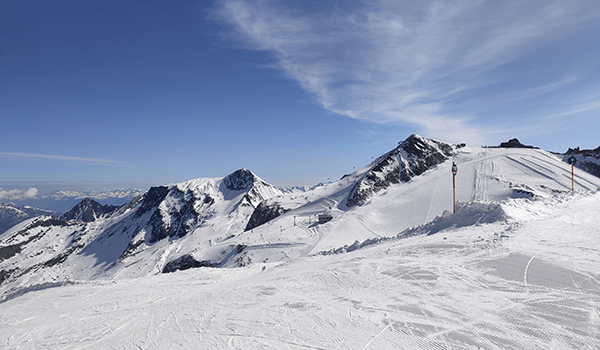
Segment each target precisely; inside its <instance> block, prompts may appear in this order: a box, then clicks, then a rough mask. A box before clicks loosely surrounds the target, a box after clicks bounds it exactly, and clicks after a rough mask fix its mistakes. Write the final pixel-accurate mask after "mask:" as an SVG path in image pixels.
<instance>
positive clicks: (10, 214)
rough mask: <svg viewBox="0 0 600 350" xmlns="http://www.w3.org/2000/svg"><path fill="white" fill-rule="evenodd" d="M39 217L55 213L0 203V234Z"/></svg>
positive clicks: (54, 213)
mask: <svg viewBox="0 0 600 350" xmlns="http://www.w3.org/2000/svg"><path fill="white" fill-rule="evenodd" d="M40 215H57V213H56V212H54V211H51V210H45V209H40V208H34V207H30V206H28V205H18V204H15V203H12V202H4V203H0V234H2V233H3V232H4V231H6V230H8V229H9V228H11V227H13V226H14V225H16V224H18V223H20V222H22V221H25V220H27V219H30V218H33V217H36V216H40Z"/></svg>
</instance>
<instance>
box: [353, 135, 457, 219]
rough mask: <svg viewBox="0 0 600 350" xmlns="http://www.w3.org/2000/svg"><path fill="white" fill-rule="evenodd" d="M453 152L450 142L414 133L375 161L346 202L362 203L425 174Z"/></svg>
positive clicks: (354, 204)
mask: <svg viewBox="0 0 600 350" xmlns="http://www.w3.org/2000/svg"><path fill="white" fill-rule="evenodd" d="M453 153H454V148H453V146H452V145H451V144H449V143H445V142H441V141H436V140H432V139H427V138H424V137H421V136H419V135H416V134H412V135H410V136H409V137H408V138H407V139H406V140H404V141H402V142H400V144H399V145H398V147H396V148H395V149H393V150H391V151H390V152H388V153H386V154H384V155H382V156H381V157H379V158H377V159H376V160H375V161H374V162H373V163H372V167H371V169H370V170H369V171H368V172H366V173H365V175H364V176H363V177H362V178H361V179H360V180H359V181H358V182H357V183H356V185H354V187H353V188H352V190H351V191H350V194H349V195H348V197H347V202H346V203H347V205H348V206H349V207H352V206H356V205H363V204H364V203H366V202H367V201H368V199H369V198H370V197H371V196H372V195H373V194H375V193H377V192H379V191H381V190H383V189H385V188H388V187H389V186H391V185H393V184H398V183H401V182H407V181H409V180H410V179H412V178H413V177H415V176H419V175H421V174H423V173H424V172H425V171H427V170H429V169H431V168H433V167H435V166H436V165H438V164H440V163H443V162H445V161H446V160H448V158H449V157H450V156H452V154H453Z"/></svg>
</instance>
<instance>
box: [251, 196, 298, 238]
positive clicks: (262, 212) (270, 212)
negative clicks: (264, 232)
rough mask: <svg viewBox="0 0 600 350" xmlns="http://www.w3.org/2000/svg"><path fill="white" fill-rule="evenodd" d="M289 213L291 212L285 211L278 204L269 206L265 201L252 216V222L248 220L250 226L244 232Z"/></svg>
mask: <svg viewBox="0 0 600 350" xmlns="http://www.w3.org/2000/svg"><path fill="white" fill-rule="evenodd" d="M287 211H289V209H284V208H283V207H282V206H281V204H280V203H278V202H274V203H271V204H268V203H267V202H266V201H263V202H261V203H260V204H259V205H258V207H256V209H255V210H254V212H253V213H252V216H250V220H248V224H247V225H246V228H245V229H244V231H248V230H252V229H253V228H255V227H258V226H260V225H262V224H264V223H266V222H268V221H271V220H273V219H275V218H276V217H278V216H280V215H281V214H283V213H285V212H287Z"/></svg>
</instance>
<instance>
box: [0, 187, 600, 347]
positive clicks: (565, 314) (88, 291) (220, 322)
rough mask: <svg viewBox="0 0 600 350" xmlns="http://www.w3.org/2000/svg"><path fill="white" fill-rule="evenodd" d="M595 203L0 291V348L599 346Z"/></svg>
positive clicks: (587, 200)
mask: <svg viewBox="0 0 600 350" xmlns="http://www.w3.org/2000/svg"><path fill="white" fill-rule="evenodd" d="M526 202H529V203H526ZM548 202H550V203H549V204H548ZM599 204H600V195H594V196H588V197H582V198H574V199H569V198H566V200H565V201H560V200H557V201H555V202H552V201H542V200H540V201H534V202H531V201H529V200H514V205H516V206H519V205H521V206H522V205H529V206H533V207H536V206H543V205H550V206H551V207H550V208H547V210H548V215H546V216H544V217H542V218H535V217H532V218H530V219H529V220H525V221H522V220H521V222H520V223H519V225H517V226H516V227H515V226H514V225H510V224H508V223H494V224H489V225H482V226H475V227H465V228H461V229H458V230H455V231H445V232H443V233H439V234H437V235H433V236H419V237H413V238H409V239H404V240H398V241H393V242H386V243H384V244H378V245H375V246H371V247H368V248H365V249H360V250H357V251H354V252H352V253H348V254H338V255H333V256H318V257H306V258H301V259H296V260H293V261H290V262H287V263H283V264H266V265H265V266H268V268H267V269H266V270H264V271H261V269H260V266H258V265H257V266H251V267H246V268H241V269H210V268H200V269H194V270H187V271H181V272H177V273H172V274H165V275H158V276H152V277H146V278H139V279H134V280H125V281H119V282H113V283H107V282H104V283H88V284H80V285H73V286H65V287H60V288H52V289H47V290H42V291H36V292H31V293H28V294H26V295H23V296H21V297H19V298H16V299H13V300H10V301H7V302H5V303H3V304H0V310H1V311H2V313H1V315H2V316H0V339H3V340H2V344H3V346H2V348H3V349H30V348H41V349H106V348H118V349H140V348H141V349H154V348H155V349H190V348H193V349H363V350H364V349H477V348H481V349H523V348H540V349H542V348H543V349H546V348H550V349H551V348H555V349H596V348H598V346H600V335H599V334H598V329H599V327H600V317H599V316H598V310H600V296H599V295H598V290H599V289H600V279H599V277H600V275H598V271H597V269H594V267H598V266H600V260H599V258H598V250H597V249H594V248H593V247H594V246H593V245H592V243H593V242H597V239H598V236H599V230H598V227H600V226H598V225H599V224H600V218H599V217H598V215H595V216H594V215H593V214H594V213H596V212H597V208H598V205H599ZM509 205H510V203H509ZM569 227H571V228H569ZM499 232H506V233H508V234H509V235H510V237H509V238H505V239H503V240H497V239H495V237H497V233H499ZM567 234H568V235H570V237H566V235H567ZM480 237H481V238H480ZM586 246H587V247H586ZM588 247H589V248H590V249H592V250H587V249H586V248H588ZM557 255H560V256H562V258H561V259H559V260H557V259H556V256H557Z"/></svg>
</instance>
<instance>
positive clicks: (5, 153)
mask: <svg viewBox="0 0 600 350" xmlns="http://www.w3.org/2000/svg"><path fill="white" fill-rule="evenodd" d="M0 156H13V157H26V158H47V159H59V160H72V161H79V162H92V163H104V164H115V165H116V164H124V163H122V162H119V161H116V160H109V159H99V158H86V157H72V156H61V155H51V154H35V153H15V152H0Z"/></svg>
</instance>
